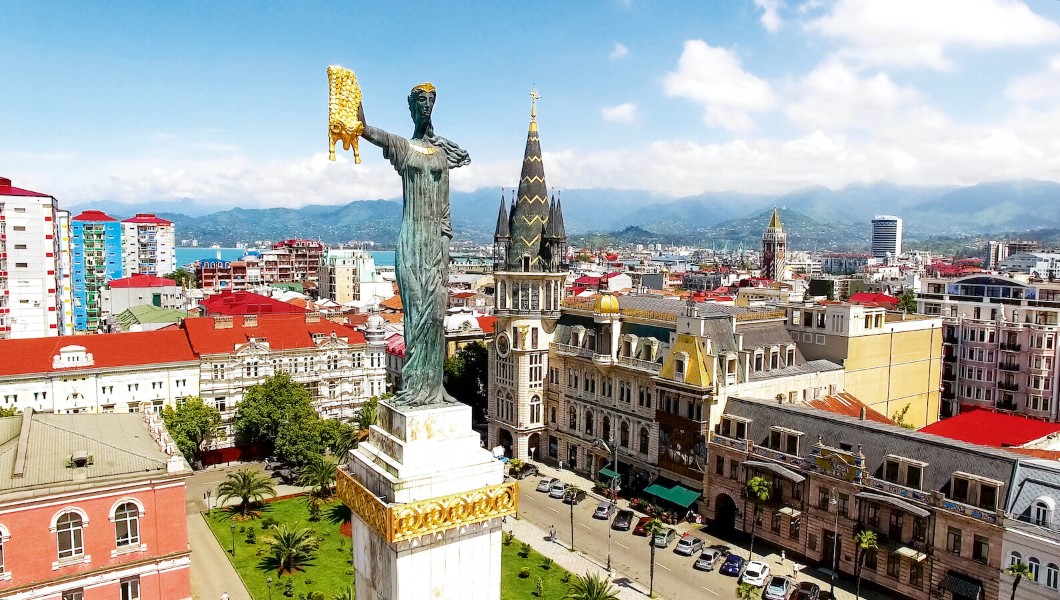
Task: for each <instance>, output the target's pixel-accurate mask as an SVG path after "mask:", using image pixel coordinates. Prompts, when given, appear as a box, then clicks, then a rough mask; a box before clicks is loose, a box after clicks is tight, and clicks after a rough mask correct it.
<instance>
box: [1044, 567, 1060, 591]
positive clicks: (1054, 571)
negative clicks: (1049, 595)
mask: <svg viewBox="0 0 1060 600" xmlns="http://www.w3.org/2000/svg"><path fill="white" fill-rule="evenodd" d="M1058 579H1060V567H1057V566H1056V565H1055V564H1054V563H1049V564H1048V565H1046V566H1045V585H1047V586H1048V587H1050V588H1052V589H1054V590H1055V589H1058V588H1060V585H1058V584H1060V582H1058V581H1057V580H1058Z"/></svg>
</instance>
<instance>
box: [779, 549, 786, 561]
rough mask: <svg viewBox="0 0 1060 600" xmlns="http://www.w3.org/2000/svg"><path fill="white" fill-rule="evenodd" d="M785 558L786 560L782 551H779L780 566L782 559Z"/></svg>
mask: <svg viewBox="0 0 1060 600" xmlns="http://www.w3.org/2000/svg"><path fill="white" fill-rule="evenodd" d="M785 558H786V557H785V556H784V551H783V550H781V551H780V564H784V559H785Z"/></svg>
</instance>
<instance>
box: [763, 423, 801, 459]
mask: <svg viewBox="0 0 1060 600" xmlns="http://www.w3.org/2000/svg"><path fill="white" fill-rule="evenodd" d="M801 440H802V432H801V431H795V430H794V429H788V428H787V427H772V428H770V430H769V447H770V448H772V449H773V450H776V451H778V452H783V453H784V454H790V455H792V456H798V455H799V447H800V441H801Z"/></svg>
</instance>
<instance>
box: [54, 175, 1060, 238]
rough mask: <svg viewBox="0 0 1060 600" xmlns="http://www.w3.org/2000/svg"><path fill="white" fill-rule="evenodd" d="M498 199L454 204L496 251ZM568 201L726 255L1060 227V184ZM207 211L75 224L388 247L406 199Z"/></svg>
mask: <svg viewBox="0 0 1060 600" xmlns="http://www.w3.org/2000/svg"><path fill="white" fill-rule="evenodd" d="M499 200H500V198H499V197H498V195H497V192H496V191H495V190H493V189H480V190H476V191H474V192H454V193H453V194H452V197H451V203H452V216H453V226H454V229H455V230H456V234H457V238H458V239H463V240H468V241H474V242H488V241H490V240H491V238H492V235H493V230H494V226H495V225H496V218H497V203H498V201H499ZM562 200H563V215H564V220H565V222H566V226H567V231H568V233H569V234H571V235H572V236H576V235H578V234H581V235H586V234H592V233H606V234H607V235H608V237H610V238H612V239H615V240H616V241H618V240H625V239H626V238H629V237H632V236H633V235H644V232H647V233H648V234H650V235H652V236H655V238H656V240H657V241H659V242H660V243H661V242H667V243H669V242H678V243H698V244H703V245H711V243H712V242H713V243H714V245H716V246H719V247H720V246H721V245H723V244H741V243H743V244H748V243H756V241H757V240H758V239H759V238H760V236H761V232H762V228H763V227H764V226H765V222H766V220H768V215H769V212H770V209H772V208H773V207H780V208H781V209H782V210H781V218H782V220H783V221H784V226H785V230H786V231H787V232H788V235H789V247H791V248H795V249H811V248H812V247H814V246H816V247H819V248H854V247H861V246H864V245H865V244H866V243H867V240H868V232H869V221H870V220H871V219H872V217H873V215H875V214H894V215H898V216H900V217H902V218H903V219H904V220H905V231H906V236H907V237H908V238H910V239H918V238H927V237H930V236H972V235H985V234H996V233H998V232H1026V231H1029V230H1035V229H1042V228H1060V210H1057V209H1058V208H1060V183H1057V182H1053V181H1040V180H1021V181H999V182H990V183H981V184H978V185H974V186H967V187H957V186H899V185H895V184H891V183H873V184H854V185H849V186H846V187H844V188H841V189H838V190H831V189H828V188H825V187H819V186H818V187H808V188H803V189H799V190H796V191H793V192H790V193H787V194H783V195H766V194H747V193H741V192H711V193H707V194H701V195H697V196H689V197H685V198H678V199H670V198H666V197H661V196H658V195H656V194H653V193H651V192H647V191H642V190H611V189H571V190H563V192H562ZM509 202H510V199H509ZM199 206H201V203H197V202H195V201H194V200H193V199H188V200H186V201H182V202H177V203H174V202H160V203H157V204H151V203H144V204H136V205H131V204H121V203H116V202H109V201H100V202H93V203H87V204H82V205H77V206H72V207H69V209H70V210H71V212H72V213H74V214H76V213H77V212H80V211H81V210H84V209H88V208H92V209H96V210H103V211H105V212H108V213H109V214H111V215H112V216H114V217H125V216H129V215H132V214H134V213H136V212H143V211H145V210H150V211H153V212H155V213H156V214H159V216H162V217H164V218H167V219H170V220H172V221H173V222H174V223H175V225H176V227H177V232H178V234H177V235H178V238H179V239H198V240H199V243H200V244H212V243H217V244H221V245H223V246H232V245H234V244H235V243H237V242H244V243H253V242H255V241H257V240H278V239H286V238H294V237H306V238H313V239H319V240H321V241H323V242H326V243H340V242H349V241H374V242H376V243H380V244H384V245H386V244H392V243H393V242H394V240H395V239H396V237H397V231H398V228H399V226H400V220H401V201H400V200H382V199H380V200H362V201H354V202H349V203H347V204H344V205H310V206H304V207H301V208H296V209H292V208H267V209H243V208H233V209H229V210H224V211H219V212H213V213H209V214H195V215H188V214H185V213H186V212H188V211H184V210H181V208H182V207H183V208H187V207H199ZM196 212H197V211H196ZM763 215H764V217H763ZM631 227H632V228H635V229H630V228H631ZM656 240H646V239H640V240H631V241H644V242H651V241H656Z"/></svg>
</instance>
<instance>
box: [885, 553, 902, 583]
mask: <svg viewBox="0 0 1060 600" xmlns="http://www.w3.org/2000/svg"><path fill="white" fill-rule="evenodd" d="M901 572H902V557H901V556H898V555H897V554H891V553H888V554H887V575H888V576H889V577H894V578H895V579H898V576H899V574H901Z"/></svg>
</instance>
